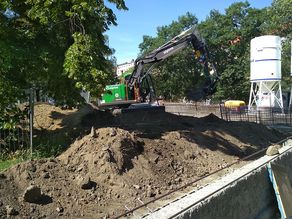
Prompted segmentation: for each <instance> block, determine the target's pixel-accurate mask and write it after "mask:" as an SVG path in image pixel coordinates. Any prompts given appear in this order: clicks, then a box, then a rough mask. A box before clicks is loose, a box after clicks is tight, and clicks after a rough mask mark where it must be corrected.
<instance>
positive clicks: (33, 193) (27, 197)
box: [23, 185, 42, 203]
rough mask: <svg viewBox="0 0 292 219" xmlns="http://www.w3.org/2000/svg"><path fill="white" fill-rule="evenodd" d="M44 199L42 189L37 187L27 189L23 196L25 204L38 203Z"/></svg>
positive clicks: (32, 186)
mask: <svg viewBox="0 0 292 219" xmlns="http://www.w3.org/2000/svg"><path fill="white" fill-rule="evenodd" d="M41 198H42V192H41V189H40V188H39V187H37V186H35V185H31V186H29V187H27V188H26V190H25V191H24V194H23V200H24V201H25V202H30V203H37V202H38V201H40V200H41Z"/></svg>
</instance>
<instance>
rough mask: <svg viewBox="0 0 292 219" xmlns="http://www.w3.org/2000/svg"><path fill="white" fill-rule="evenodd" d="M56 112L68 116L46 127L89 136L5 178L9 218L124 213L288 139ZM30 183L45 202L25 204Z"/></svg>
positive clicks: (261, 131) (223, 127)
mask: <svg viewBox="0 0 292 219" xmlns="http://www.w3.org/2000/svg"><path fill="white" fill-rule="evenodd" d="M46 109H48V108H46ZM51 110H52V111H51V112H50V113H48V110H45V111H46V114H47V115H48V116H47V118H50V119H52V115H56V112H57V113H59V114H61V115H62V116H61V117H60V116H59V117H57V118H56V120H58V119H59V122H58V121H55V119H52V120H51V126H50V125H47V122H46V119H45V116H43V117H42V116H40V114H38V115H39V116H40V117H41V118H42V120H43V121H42V124H43V125H42V127H45V128H43V129H48V128H49V129H51V130H52V129H54V130H58V129H60V131H61V130H62V128H64V127H66V129H67V130H69V129H70V127H71V128H72V129H74V128H76V126H78V128H79V129H84V130H86V131H87V134H86V135H84V136H83V137H79V139H77V140H76V141H75V142H74V143H73V144H72V145H71V146H70V147H69V148H68V149H67V150H66V151H65V152H64V153H62V154H61V155H60V156H58V157H57V158H51V159H42V160H36V161H29V162H26V163H22V164H18V165H16V166H14V167H12V168H10V169H8V170H6V171H4V172H3V173H2V174H0V217H1V216H2V217H5V216H6V213H7V211H6V206H7V205H9V206H12V207H13V208H14V209H15V210H16V211H17V213H18V216H20V217H21V218H23V217H27V218H55V217H59V216H64V217H76V218H80V217H88V218H99V217H105V216H114V215H118V214H120V213H122V212H124V211H125V206H127V207H129V208H132V207H135V206H136V205H138V204H139V202H138V201H137V200H138V198H140V199H141V200H143V201H144V202H145V201H147V200H150V199H153V198H155V197H157V196H160V195H162V194H165V193H166V192H169V191H171V190H173V189H175V188H177V187H179V186H181V185H183V184H185V183H187V182H189V181H191V180H194V179H197V178H200V177H202V176H204V175H206V174H208V173H210V172H213V171H215V170H217V169H220V168H222V167H224V166H226V165H227V164H229V163H231V162H234V161H236V160H238V159H240V158H242V157H244V156H246V155H249V154H251V153H253V152H255V151H257V150H259V149H261V148H263V147H267V146H268V145H270V144H271V143H273V142H277V141H279V140H280V139H282V138H283V136H282V135H281V134H280V133H278V132H276V131H274V130H270V129H268V128H266V127H265V126H262V125H259V124H255V123H247V122H229V123H227V122H225V121H223V120H221V119H219V118H218V117H216V116H214V115H213V114H210V115H209V116H207V117H203V118H193V117H182V116H176V115H173V114H169V113H165V112H152V113H150V112H142V111H138V112H134V113H127V114H122V115H120V114H115V115H113V114H111V113H108V112H99V111H93V110H92V109H91V108H90V107H89V106H88V107H87V108H86V109H82V110H81V111H72V112H71V111H70V112H68V111H67V112H63V111H57V110H56V109H55V108H51ZM54 110H56V111H54ZM58 110H59V109H58ZM79 112H82V113H80V114H81V115H82V116H80V114H79ZM85 112H86V113H85ZM70 118H71V119H70ZM76 118H78V119H76ZM71 120H72V121H71ZM52 123H54V124H52ZM72 124H73V125H72ZM70 125H71V126H70ZM53 126H55V127H54V128H53ZM56 126H58V127H56ZM92 127H94V128H92ZM30 185H36V186H38V187H40V188H41V190H42V194H43V195H42V197H41V198H40V200H39V201H38V202H37V203H29V202H25V201H24V200H23V194H24V191H25V190H26V188H27V187H28V186H30Z"/></svg>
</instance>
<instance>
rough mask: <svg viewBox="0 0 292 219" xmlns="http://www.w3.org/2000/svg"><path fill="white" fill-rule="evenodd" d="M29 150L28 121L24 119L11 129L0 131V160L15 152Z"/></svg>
mask: <svg viewBox="0 0 292 219" xmlns="http://www.w3.org/2000/svg"><path fill="white" fill-rule="evenodd" d="M28 148H29V120H28V119H24V120H22V121H20V122H19V124H18V125H17V126H16V127H15V128H13V129H0V158H1V156H4V155H7V154H8V153H11V152H16V151H17V150H22V149H28Z"/></svg>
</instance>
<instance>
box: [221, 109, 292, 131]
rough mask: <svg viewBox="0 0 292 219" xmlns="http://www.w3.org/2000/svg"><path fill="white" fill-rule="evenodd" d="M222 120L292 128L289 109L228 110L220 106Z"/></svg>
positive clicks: (291, 111)
mask: <svg viewBox="0 0 292 219" xmlns="http://www.w3.org/2000/svg"><path fill="white" fill-rule="evenodd" d="M220 113H221V118H222V119H224V120H226V121H247V122H256V123H260V124H263V125H285V126H292V110H291V109H289V108H285V109H280V108H252V109H247V108H246V107H241V108H227V107H225V106H224V105H220Z"/></svg>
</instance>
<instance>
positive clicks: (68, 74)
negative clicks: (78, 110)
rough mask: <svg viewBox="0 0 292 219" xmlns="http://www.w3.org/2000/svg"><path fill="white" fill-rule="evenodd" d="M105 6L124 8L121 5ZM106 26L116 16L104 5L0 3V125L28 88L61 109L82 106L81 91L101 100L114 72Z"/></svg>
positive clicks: (118, 1) (117, 1)
mask: <svg viewBox="0 0 292 219" xmlns="http://www.w3.org/2000/svg"><path fill="white" fill-rule="evenodd" d="M109 2H111V3H112V4H113V5H115V6H116V7H117V8H118V9H125V10H126V9H127V8H126V6H125V3H124V0H109ZM110 25H116V17H115V15H114V13H113V11H112V10H111V9H110V8H109V7H107V6H106V4H105V3H104V1H99V0H98V1H89V0H83V1H77V0H64V1H56V0H26V1H7V0H2V1H0V48H1V53H0V126H1V125H2V126H3V124H4V122H5V123H7V122H9V121H8V120H10V119H11V117H13V115H14V114H18V112H17V108H16V106H15V103H16V102H17V101H18V100H24V101H26V100H27V95H26V96H25V95H23V94H24V91H25V90H27V89H29V88H31V87H34V88H35V89H36V90H37V91H42V93H45V94H47V95H48V96H50V97H52V98H54V99H55V100H56V102H57V103H59V104H64V103H66V104H68V105H73V104H75V103H76V102H80V100H81V98H80V95H79V92H80V90H81V89H86V90H87V91H90V92H91V94H95V95H100V93H101V91H102V88H103V87H104V86H105V84H106V83H110V78H111V77H112V75H113V69H114V68H113V63H112V62H111V61H110V60H108V58H107V57H110V56H111V55H112V52H113V50H111V49H110V48H108V46H107V38H106V36H105V31H106V30H107V29H109V26H110ZM7 118H9V119H8V120H7Z"/></svg>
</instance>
